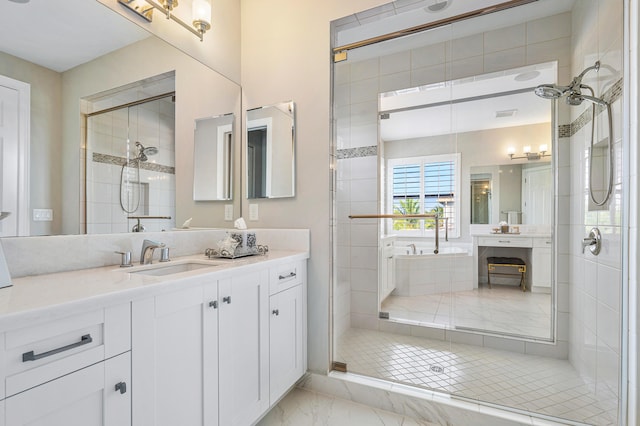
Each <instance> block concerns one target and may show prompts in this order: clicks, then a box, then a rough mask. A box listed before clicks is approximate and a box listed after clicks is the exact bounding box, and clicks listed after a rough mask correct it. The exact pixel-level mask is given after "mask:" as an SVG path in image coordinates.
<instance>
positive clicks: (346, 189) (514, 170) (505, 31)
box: [332, 0, 627, 425]
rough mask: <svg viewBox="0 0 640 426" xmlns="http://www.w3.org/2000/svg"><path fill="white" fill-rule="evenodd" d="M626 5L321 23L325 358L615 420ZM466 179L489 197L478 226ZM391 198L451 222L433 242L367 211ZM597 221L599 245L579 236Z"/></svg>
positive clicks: (457, 395) (466, 396) (572, 419)
mask: <svg viewBox="0 0 640 426" xmlns="http://www.w3.org/2000/svg"><path fill="white" fill-rule="evenodd" d="M464 3H465V5H464V6H460V7H462V8H463V9H464V7H466V8H473V7H479V6H477V5H475V2H464ZM471 3H474V5H471ZM507 3H511V2H507ZM619 3H620V2H618V1H613V0H603V1H602V2H601V3H600V2H599V3H598V7H597V8H594V7H593V6H594V3H593V2H575V1H571V0H567V1H565V0H538V1H533V2H524V3H519V4H518V5H516V6H515V7H511V8H509V9H506V10H502V11H498V12H491V13H486V14H483V15H482V17H481V18H479V19H476V18H475V17H473V18H465V19H460V20H455V19H454V18H452V20H451V21H450V22H449V25H444V24H443V22H442V21H435V20H433V22H434V25H436V24H437V26H435V27H434V28H424V26H423V27H422V28H424V29H425V31H422V32H411V34H406V33H404V32H403V29H402V28H397V27H394V30H398V31H397V34H403V37H397V38H391V39H386V38H385V37H386V36H387V34H386V33H385V31H386V30H388V27H387V26H386V24H387V23H389V24H390V25H391V24H392V22H393V25H395V24H397V22H398V21H400V20H401V18H402V17H403V14H402V13H400V12H399V11H397V10H396V9H394V10H396V11H397V12H398V13H397V14H396V15H394V16H393V17H392V18H389V21H388V22H387V21H386V20H384V19H382V20H381V21H375V22H374V21H372V22H370V23H368V22H367V23H364V22H361V21H359V20H358V19H357V18H358V17H357V16H356V15H353V16H349V17H346V18H345V20H344V21H342V20H340V21H337V22H334V27H333V28H334V34H333V36H334V37H333V40H335V42H336V43H337V44H336V46H335V47H334V52H335V53H336V57H335V58H334V59H335V61H334V63H333V68H332V69H333V75H332V81H333V109H332V114H333V116H332V119H333V120H332V122H333V123H334V139H333V141H332V143H333V145H332V147H335V157H333V158H335V163H334V164H332V170H335V175H334V177H335V187H334V191H333V193H332V195H333V196H334V206H335V215H334V217H333V220H332V230H333V237H334V239H333V241H334V251H333V265H334V269H333V280H334V285H333V293H332V301H333V318H332V320H333V321H332V327H333V345H334V346H333V351H332V357H333V359H332V360H333V361H334V368H335V369H336V370H338V371H341V370H346V371H347V374H349V373H351V374H359V375H364V376H372V377H375V378H376V379H383V380H386V381H390V382H395V383H402V384H404V385H410V386H415V387H417V388H422V389H426V390H430V391H437V392H442V393H445V394H446V397H443V400H444V399H447V400H456V399H461V400H464V401H466V402H473V403H479V404H481V405H485V404H486V405H491V406H493V407H496V406H499V407H502V408H503V409H505V410H509V411H511V412H513V413H517V414H523V413H524V414H526V415H527V416H529V415H530V416H533V417H546V418H547V419H548V418H549V417H552V418H554V419H556V420H558V419H562V420H559V422H560V423H562V424H593V425H615V424H624V422H625V404H626V401H625V400H624V398H625V393H624V386H625V384H626V378H625V377H623V374H624V371H623V370H622V369H621V368H620V366H622V365H624V361H625V360H624V354H623V352H624V351H623V349H621V348H623V346H622V345H623V341H622V336H623V334H624V329H623V321H624V317H623V306H624V303H625V302H624V301H623V300H622V299H623V298H624V295H623V290H621V289H624V287H623V286H624V285H625V281H624V277H623V274H624V267H623V262H624V259H625V256H623V255H622V254H623V251H622V245H623V243H624V238H625V235H626V233H627V229H626V228H625V225H624V223H625V221H624V220H625V219H624V218H625V211H624V209H623V207H624V205H625V203H626V201H625V200H624V199H623V197H624V194H625V189H626V186H625V185H626V184H625V182H624V181H623V180H622V179H621V178H620V179H619V180H614V179H612V178H611V176H612V175H613V176H616V179H618V178H617V176H623V171H622V170H615V173H613V174H612V172H611V169H613V167H611V166H610V170H606V167H607V164H610V165H611V164H612V159H616V158H617V159H620V158H622V157H623V150H624V149H625V148H624V146H625V145H624V143H625V142H624V141H623V139H622V134H623V133H622V129H623V123H622V121H623V120H622V118H623V114H622V113H620V114H612V113H611V111H612V109H613V111H623V109H624V107H625V104H624V102H623V98H622V96H621V93H622V87H623V71H622V62H623V61H622V60H621V58H620V52H623V51H624V49H623V48H622V40H623V37H622V28H623V25H622V22H623V10H622V8H621V7H619ZM458 4H460V2H454V3H453V4H452V5H451V7H449V8H448V9H447V12H449V11H451V13H452V14H454V13H453V10H454V8H457V7H458ZM603 8H606V10H607V11H608V13H606V14H603V13H601V12H602V10H603ZM386 10H387V9H385V8H383V7H380V9H379V10H375V11H367V13H371V14H373V15H375V13H374V12H379V13H380V14H383V13H385V11H386ZM455 10H456V12H459V13H461V14H460V15H458V16H462V14H463V12H469V13H471V12H470V11H469V10H467V9H465V10H464V11H462V10H459V9H455ZM419 13H420V10H419V8H418V9H416V10H414V11H413V12H409V11H407V14H408V15H411V17H412V18H416V19H417V17H418V16H419ZM416 19H414V20H413V21H411V25H413V26H407V27H406V28H408V29H414V28H415V25H416ZM426 19H429V18H426ZM431 19H433V18H431ZM595 23H597V28H599V29H600V28H602V29H606V30H602V31H606V32H607V34H606V37H605V34H601V33H599V34H598V35H597V36H596V35H594V34H593V31H592V29H593V28H594V24H595ZM376 30H378V32H377V33H376ZM407 31H409V30H407ZM372 34H377V35H378V37H377V38H375V39H374V38H372ZM388 35H389V36H391V34H388ZM358 36H361V37H360V38H358ZM600 38H602V40H599V39H600ZM616 40H617V41H618V43H616ZM374 41H377V42H374ZM594 43H595V46H596V47H595V48H594ZM354 46H356V47H354ZM598 46H599V47H601V49H600V50H598ZM340 47H343V49H340ZM338 53H339V54H338ZM594 57H596V58H601V64H598V63H596V64H594V60H593V58H594ZM344 58H346V59H344ZM341 59H342V60H341ZM583 63H586V64H589V65H592V66H589V67H588V68H587V69H584V67H583V66H582V64H583ZM572 70H577V71H575V72H574V71H572ZM603 71H606V72H603ZM523 76H526V77H527V78H523ZM574 76H575V77H574ZM595 76H597V78H594V77H595ZM565 81H566V82H569V84H566V85H562V84H561V83H563V82H565ZM544 83H547V84H544ZM536 87H537V89H536ZM534 89H536V92H535V93H536V94H537V95H538V96H533V92H534ZM545 99H559V100H560V101H559V102H548V101H547V100H545ZM585 101H586V103H585ZM516 103H517V105H516ZM580 104H582V105H584V106H583V108H575V107H574V105H580ZM605 111H606V112H605ZM506 112H508V114H507V113H506ZM605 115H606V117H605ZM605 119H609V123H607V124H606V126H605V122H604V121H602V124H601V126H598V124H599V123H597V124H594V121H596V120H605ZM594 126H598V127H595V128H594ZM605 127H607V128H605ZM600 129H602V131H599V132H598V131H595V130H600ZM589 130H591V132H589ZM598 135H599V136H598ZM614 138H616V139H614ZM538 147H540V148H539V149H536V148H538ZM543 147H544V148H543ZM511 149H514V150H515V152H524V153H536V152H537V153H540V152H543V153H544V155H512V156H510V155H509V152H513V151H511ZM605 150H607V151H608V152H609V156H608V158H607V153H605V152H604V151H605ZM594 151H595V153H596V154H597V155H595V156H594V155H593V152H594ZM612 152H613V154H614V155H611V153H612ZM593 157H595V160H594V159H593ZM605 160H606V163H605ZM619 162H620V161H619ZM619 162H615V164H614V165H615V167H618V163H619ZM594 169H595V170H594ZM589 171H592V172H594V173H592V175H591V176H590V175H589V173H588V172H589ZM607 172H608V173H607ZM607 175H609V179H608V180H609V181H608V182H607ZM479 178H481V179H482V180H483V181H484V182H485V184H484V185H483V187H482V188H481V190H482V191H485V192H486V191H488V190H490V197H489V196H486V197H485V198H486V200H485V201H484V203H485V204H486V207H487V213H486V216H487V217H486V218H484V219H483V220H481V221H480V220H475V221H474V216H473V215H474V211H473V206H472V204H473V202H474V200H475V199H476V198H478V196H479V195H482V194H478V192H479V191H476V192H475V193H474V192H473V184H474V182H475V181H477V180H478V179H479ZM591 181H593V183H594V184H595V185H592V182H591ZM600 182H602V183H600ZM611 186H613V189H612V190H611V191H605V190H606V188H607V187H611ZM589 191H591V192H592V193H591V194H589ZM480 192H481V191H480ZM606 192H609V194H607V195H606V196H605V197H604V199H603V196H604V195H605V193H606ZM487 194H488V193H487ZM409 201H411V203H409ZM396 204H403V206H409V205H411V206H414V207H415V209H414V210H411V213H416V214H430V213H436V212H440V211H442V212H443V214H444V215H445V216H446V217H450V218H453V220H451V221H450V229H449V241H448V242H442V247H441V250H439V254H434V253H433V247H434V240H435V232H434V231H435V228H434V226H435V225H434V224H431V223H428V222H427V221H426V220H416V221H415V223H410V222H409V219H404V223H401V222H402V221H400V220H398V221H397V222H398V223H396V222H394V220H396V219H393V218H392V219H373V218H372V217H381V216H384V215H389V214H393V213H395V211H393V207H394V206H395V205H396ZM594 204H603V207H601V208H594ZM605 206H606V207H605ZM409 210H410V209H407V211H409ZM592 210H597V211H592ZM351 217H363V218H362V219H360V220H357V221H356V220H352V219H351ZM502 221H505V222H506V221H511V222H512V223H511V226H510V228H509V229H508V230H509V232H508V233H503V231H502V227H501V226H499V224H500V222H502ZM594 226H600V229H601V231H603V236H602V238H603V245H602V247H603V249H602V251H601V253H600V255H599V256H598V257H594V256H592V254H591V253H589V252H586V253H584V254H583V253H582V250H581V249H582V247H581V245H580V241H581V240H582V238H583V232H584V230H585V228H586V229H590V228H591V227H594ZM457 248H464V250H460V251H459V250H457ZM421 251H422V252H423V253H422V255H421V254H420V252H421ZM427 251H428V252H429V253H428V255H427ZM445 253H446V254H445ZM495 253H499V254H495ZM516 253H517V255H516ZM443 254H444V255H443ZM490 256H491V257H494V256H498V257H514V256H517V257H519V258H521V259H522V260H523V261H525V262H526V272H524V273H525V274H526V279H525V282H526V291H522V289H521V288H519V287H518V286H517V285H516V284H517V283H518V282H520V279H521V276H519V277H516V278H512V277H509V276H505V277H496V281H495V282H494V277H493V275H492V276H491V283H492V286H491V287H489V286H488V285H487V284H486V283H487V278H488V274H489V272H488V260H487V259H488V257H490ZM505 272H507V273H508V272H512V271H509V270H506V271H505ZM491 274H493V272H492V273H491ZM338 376H339V375H337V374H336V377H338ZM391 386H392V388H393V386H394V385H393V384H392V385H391ZM416 392H420V390H419V389H418V390H416ZM418 410H419V409H418V408H417V407H416V412H417V411H418ZM424 418H425V419H426V420H430V421H434V419H433V418H429V417H428V416H425V417H424ZM435 422H441V423H455V422H454V421H451V419H447V421H442V420H441V419H438V420H436V421H435Z"/></svg>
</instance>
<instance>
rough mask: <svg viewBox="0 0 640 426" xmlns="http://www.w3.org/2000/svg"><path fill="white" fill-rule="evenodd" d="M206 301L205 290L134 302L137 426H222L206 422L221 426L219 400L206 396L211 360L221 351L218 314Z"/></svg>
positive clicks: (134, 415) (133, 341)
mask: <svg viewBox="0 0 640 426" xmlns="http://www.w3.org/2000/svg"><path fill="white" fill-rule="evenodd" d="M213 287H215V286H213ZM207 291H208V290H207ZM213 292H214V294H215V289H214V290H213ZM204 300H205V289H204V288H203V287H194V288H189V289H186V290H181V291H178V292H173V293H168V294H163V295H160V296H156V297H155V298H151V299H146V300H142V301H138V302H134V304H133V306H132V321H133V327H132V333H133V334H132V353H133V379H134V382H135V383H136V384H137V385H136V390H135V396H134V407H133V423H134V424H136V425H157V426H161V425H171V426H174V425H203V424H206V425H211V424H217V423H216V422H215V421H214V420H212V419H211V418H206V417H212V418H215V420H217V412H216V411H215V409H216V407H217V396H214V397H215V398H209V397H208V396H207V397H206V399H205V394H204V388H205V385H204V383H205V381H210V380H211V379H210V378H209V377H205V374H207V375H210V374H211V371H212V370H211V362H210V360H209V359H207V356H211V355H210V353H211V351H214V352H215V351H217V348H216V347H215V345H216V343H215V342H216V339H217V336H216V333H215V327H216V324H215V321H216V313H215V308H214V307H213V306H209V303H203V302H204ZM212 321H213V322H214V323H213V324H211V322H212ZM212 345H213V346H212ZM212 347H213V349H212ZM214 362H215V359H214ZM213 379H214V380H215V379H216V378H215V377H214V378H213Z"/></svg>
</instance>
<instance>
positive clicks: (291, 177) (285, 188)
mask: <svg viewBox="0 0 640 426" xmlns="http://www.w3.org/2000/svg"><path fill="white" fill-rule="evenodd" d="M295 133H296V132H295V105H294V103H293V102H292V101H290V102H282V103H279V104H275V105H269V106H264V107H260V108H255V109H251V110H248V111H247V135H246V139H247V141H246V151H245V152H246V158H245V164H246V173H245V178H246V182H247V185H246V194H247V198H248V199H254V198H285V197H293V196H295V180H296V179H295V178H296V169H295V139H296V138H295Z"/></svg>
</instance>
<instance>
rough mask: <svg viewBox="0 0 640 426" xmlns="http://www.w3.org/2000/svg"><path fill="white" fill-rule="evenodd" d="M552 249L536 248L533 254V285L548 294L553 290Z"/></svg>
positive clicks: (534, 289) (534, 288)
mask: <svg viewBox="0 0 640 426" xmlns="http://www.w3.org/2000/svg"><path fill="white" fill-rule="evenodd" d="M551 255H552V253H551V249H550V248H547V247H534V248H533V250H532V254H531V269H532V271H531V281H532V282H531V284H532V285H533V287H532V289H533V291H536V289H538V290H541V291H546V292H548V291H549V290H550V288H551V275H552V270H551Z"/></svg>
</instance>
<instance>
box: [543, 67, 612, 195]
mask: <svg viewBox="0 0 640 426" xmlns="http://www.w3.org/2000/svg"><path fill="white" fill-rule="evenodd" d="M592 70H593V71H595V72H598V71H600V61H596V63H595V64H593V65H592V66H590V67H588V68H585V69H584V70H583V71H582V72H581V73H580V74H578V75H577V76H575V77H574V78H573V80H571V83H569V85H568V86H559V85H557V84H541V85H539V86H537V87H536V88H535V89H533V93H535V94H536V95H537V96H540V97H541V98H544V99H552V100H554V99H560V98H562V97H565V96H566V98H565V102H566V103H567V105H572V106H575V105H580V104H582V102H584V101H589V102H591V145H590V148H589V197H590V198H591V201H592V202H593V203H594V204H595V205H596V206H603V205H605V204H606V202H607V201H609V198H610V197H611V192H612V191H613V124H612V112H611V104H609V102H607V101H605V100H604V99H602V98H598V97H596V96H595V93H594V91H593V88H591V86H589V85H587V84H582V79H583V78H584V76H585V75H586V74H587V73H588V72H589V71H592ZM583 89H585V90H588V91H589V92H590V93H591V95H584V94H582V90H583ZM596 105H597V106H598V107H600V108H604V109H606V111H607V120H608V124H609V126H608V127H609V128H608V130H609V134H608V142H607V143H608V145H609V147H608V154H609V166H608V167H609V178H608V183H607V192H606V195H605V196H604V198H603V199H602V201H598V200H596V198H595V195H594V190H593V175H594V172H593V146H594V133H595V132H594V129H595V121H596Z"/></svg>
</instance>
